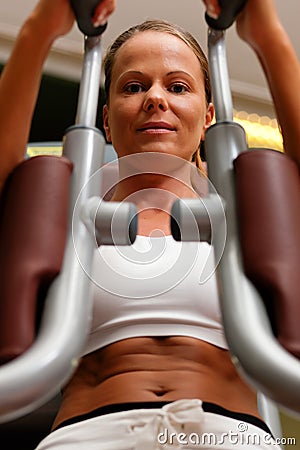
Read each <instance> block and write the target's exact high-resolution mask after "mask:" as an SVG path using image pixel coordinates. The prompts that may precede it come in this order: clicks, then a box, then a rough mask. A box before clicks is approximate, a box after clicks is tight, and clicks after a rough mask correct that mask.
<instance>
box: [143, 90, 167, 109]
mask: <svg viewBox="0 0 300 450" xmlns="http://www.w3.org/2000/svg"><path fill="white" fill-rule="evenodd" d="M143 109H144V110H145V111H147V112H148V111H151V110H161V111H166V110H167V109H168V101H167V98H166V93H165V92H164V90H163V89H162V88H161V87H158V86H153V87H151V88H150V89H149V90H148V92H147V94H146V98H145V101H144V105H143Z"/></svg>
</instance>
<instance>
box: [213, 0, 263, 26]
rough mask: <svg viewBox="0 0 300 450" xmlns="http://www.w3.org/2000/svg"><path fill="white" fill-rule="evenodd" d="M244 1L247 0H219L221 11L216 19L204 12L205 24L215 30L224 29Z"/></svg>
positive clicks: (240, 8)
mask: <svg viewBox="0 0 300 450" xmlns="http://www.w3.org/2000/svg"><path fill="white" fill-rule="evenodd" d="M262 1H263V0H262ZM246 3H247V0H219V5H220V8H221V13H220V15H219V17H218V19H213V18H212V17H210V16H209V15H208V14H207V13H205V20H206V22H207V24H208V25H209V26H210V27H211V28H214V29H215V30H226V29H227V28H229V27H231V25H232V24H233V22H234V21H235V19H236V17H237V15H238V14H239V13H240V12H241V10H242V9H243V8H244V6H245V4H246Z"/></svg>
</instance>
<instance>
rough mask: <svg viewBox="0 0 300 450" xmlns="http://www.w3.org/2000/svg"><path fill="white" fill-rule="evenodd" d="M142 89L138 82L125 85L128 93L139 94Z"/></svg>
mask: <svg viewBox="0 0 300 450" xmlns="http://www.w3.org/2000/svg"><path fill="white" fill-rule="evenodd" d="M142 90H143V86H142V85H141V84H138V83H130V84H127V86H125V92H127V93H129V94H139V93H140V92H142Z"/></svg>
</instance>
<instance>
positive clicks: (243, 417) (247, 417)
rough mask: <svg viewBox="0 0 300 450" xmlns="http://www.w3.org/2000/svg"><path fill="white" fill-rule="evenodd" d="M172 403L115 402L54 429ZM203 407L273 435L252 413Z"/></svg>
mask: <svg viewBox="0 0 300 450" xmlns="http://www.w3.org/2000/svg"><path fill="white" fill-rule="evenodd" d="M170 403H172V401H168V402H163V401H157V402H129V403H114V404H111V405H105V406H101V407H100V408H97V409H94V410H93V411H90V412H88V413H86V414H81V415H78V416H75V417H71V418H70V419H67V420H64V421H63V422H61V423H60V424H59V425H57V427H55V428H54V429H53V430H52V432H53V431H56V430H58V429H59V428H62V427H65V426H68V425H73V424H74V423H78V422H82V421H84V420H88V419H93V418H95V417H99V416H104V415H106V414H113V413H118V412H122V411H130V410H134V409H157V408H162V407H163V406H164V405H168V404H170ZM202 409H203V411H204V412H209V413H213V414H219V415H221V416H225V417H230V418H231V419H235V420H239V421H241V422H247V423H250V424H251V425H255V426H256V427H258V428H260V429H261V430H263V431H265V432H266V433H269V434H270V435H271V436H272V437H273V435H272V433H271V430H270V428H269V427H268V425H267V424H266V423H265V422H264V421H263V420H261V419H259V418H258V417H256V416H253V415H252V414H245V413H240V412H236V411H231V410H229V409H226V408H223V407H222V406H220V405H218V404H216V403H211V402H204V401H203V402H202Z"/></svg>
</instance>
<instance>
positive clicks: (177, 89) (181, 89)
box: [170, 83, 188, 94]
mask: <svg viewBox="0 0 300 450" xmlns="http://www.w3.org/2000/svg"><path fill="white" fill-rule="evenodd" d="M170 91H171V92H173V93H174V94H184V93H185V92H187V91H188V87H187V86H186V85H185V84H181V83H176V84H173V85H172V86H171V87H170Z"/></svg>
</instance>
